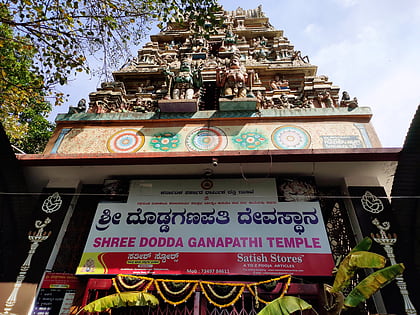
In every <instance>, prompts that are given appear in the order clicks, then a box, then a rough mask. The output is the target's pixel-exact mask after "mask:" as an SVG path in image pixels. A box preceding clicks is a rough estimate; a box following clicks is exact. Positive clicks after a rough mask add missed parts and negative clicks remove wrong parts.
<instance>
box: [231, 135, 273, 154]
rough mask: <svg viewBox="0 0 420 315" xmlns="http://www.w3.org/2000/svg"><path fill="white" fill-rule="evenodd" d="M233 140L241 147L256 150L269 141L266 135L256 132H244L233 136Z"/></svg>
mask: <svg viewBox="0 0 420 315" xmlns="http://www.w3.org/2000/svg"><path fill="white" fill-rule="evenodd" d="M233 142H234V143H236V144H238V145H239V146H240V147H241V148H244V149H247V150H255V149H258V148H259V147H260V146H262V145H263V144H265V143H266V142H267V139H266V137H264V136H262V135H260V134H259V133H256V132H244V133H241V134H239V135H238V136H236V137H235V138H233Z"/></svg>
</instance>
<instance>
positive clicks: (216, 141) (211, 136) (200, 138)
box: [185, 127, 228, 151]
mask: <svg viewBox="0 0 420 315" xmlns="http://www.w3.org/2000/svg"><path fill="white" fill-rule="evenodd" d="M227 143H228V141H227V137H226V134H225V133H224V132H223V130H221V129H219V128H216V127H210V128H196V129H194V130H193V131H191V132H190V133H189V134H188V135H187V138H186V140H185V145H186V147H187V148H188V150H189V151H223V150H224V149H225V148H226V146H227Z"/></svg>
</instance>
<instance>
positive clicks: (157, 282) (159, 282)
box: [155, 279, 198, 305]
mask: <svg viewBox="0 0 420 315" xmlns="http://www.w3.org/2000/svg"><path fill="white" fill-rule="evenodd" d="M165 282H178V283H179V282H184V283H186V285H185V286H184V287H183V288H182V289H181V290H180V291H178V292H174V291H172V290H170V289H169V288H168V287H167V285H166V283H165ZM191 284H192V285H191ZM161 285H162V286H161ZM155 286H156V290H157V292H158V293H159V295H160V297H161V298H162V299H163V300H164V301H165V302H166V303H169V304H172V305H178V304H182V303H184V302H186V301H187V300H188V299H189V298H190V297H191V295H192V294H193V293H194V291H195V289H196V288H197V286H198V281H188V280H185V281H184V280H164V279H156V280H155ZM189 287H190V288H189ZM162 288H163V289H164V290H166V291H167V292H168V293H170V294H172V295H175V296H176V295H181V294H182V293H184V292H185V291H187V290H188V289H190V292H188V294H187V295H186V296H185V297H184V298H183V299H181V300H179V301H171V300H169V298H168V297H166V296H165V294H164V290H162Z"/></svg>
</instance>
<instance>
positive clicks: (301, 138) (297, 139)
mask: <svg viewBox="0 0 420 315" xmlns="http://www.w3.org/2000/svg"><path fill="white" fill-rule="evenodd" d="M271 141H272V142H273V144H274V145H275V146H276V147H277V148H278V149H286V150H289V149H306V148H308V147H309V145H310V144H311V137H310V136H309V134H308V133H307V132H306V131H305V130H304V129H302V128H299V127H296V126H282V127H279V128H276V129H275V130H274V131H273V133H272V134H271Z"/></svg>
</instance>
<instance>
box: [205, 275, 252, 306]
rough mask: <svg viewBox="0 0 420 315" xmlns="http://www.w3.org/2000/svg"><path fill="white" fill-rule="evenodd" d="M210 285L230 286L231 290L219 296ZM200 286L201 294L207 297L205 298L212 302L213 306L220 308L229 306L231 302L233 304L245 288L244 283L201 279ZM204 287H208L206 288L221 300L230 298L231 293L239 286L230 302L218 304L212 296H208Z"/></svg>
mask: <svg viewBox="0 0 420 315" xmlns="http://www.w3.org/2000/svg"><path fill="white" fill-rule="evenodd" d="M211 285H222V286H232V290H231V291H230V292H229V293H228V294H227V295H226V296H220V295H218V294H217V293H216V292H215V291H214V290H213V288H212V287H211ZM200 286H201V289H202V291H203V294H204V296H205V297H206V298H207V300H208V301H209V302H210V303H211V304H213V305H215V306H218V307H220V308H224V307H229V306H232V305H233V304H235V303H236V301H237V300H238V299H239V298H240V297H241V295H242V293H243V292H244V290H245V285H244V284H243V283H223V282H208V281H201V282H200ZM206 288H208V290H209V291H210V292H211V294H213V295H214V296H215V297H217V298H218V299H221V300H225V299H228V298H231V297H232V295H234V294H235V291H237V289H238V288H239V292H238V293H237V294H236V296H235V297H234V298H233V299H232V300H231V301H230V302H228V303H226V304H219V303H217V302H216V301H214V299H213V298H211V297H210V295H209V293H208V292H207V291H206Z"/></svg>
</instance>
